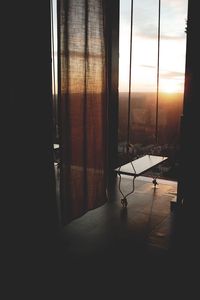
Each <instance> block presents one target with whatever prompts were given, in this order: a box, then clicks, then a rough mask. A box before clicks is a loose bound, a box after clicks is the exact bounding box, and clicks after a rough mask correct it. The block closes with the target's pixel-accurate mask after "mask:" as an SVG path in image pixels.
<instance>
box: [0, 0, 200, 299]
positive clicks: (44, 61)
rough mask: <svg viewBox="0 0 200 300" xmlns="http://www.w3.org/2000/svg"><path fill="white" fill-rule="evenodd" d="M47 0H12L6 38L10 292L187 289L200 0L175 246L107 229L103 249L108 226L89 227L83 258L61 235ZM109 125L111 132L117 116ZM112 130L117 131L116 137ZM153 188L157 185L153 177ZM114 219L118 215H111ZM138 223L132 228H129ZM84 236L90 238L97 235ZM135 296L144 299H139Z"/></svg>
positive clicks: (193, 258) (191, 30)
mask: <svg viewBox="0 0 200 300" xmlns="http://www.w3.org/2000/svg"><path fill="white" fill-rule="evenodd" d="M42 2H43V3H42V4H41V3H40V4H38V2H35V1H33V2H29V1H25V3H23V5H22V3H21V2H20V3H16V2H15V3H12V4H10V6H11V7H9V5H5V6H7V7H5V15H6V21H5V22H4V27H5V29H6V35H5V36H6V42H5V44H6V45H7V48H8V51H7V55H8V56H6V57H8V61H7V68H6V71H5V77H6V79H8V81H7V82H6V85H5V86H4V87H3V89H4V90H5V92H6V97H5V99H6V108H5V112H6V113H5V116H6V120H5V123H4V125H5V127H3V128H4V130H5V139H4V140H3V148H4V149H5V150H6V151H5V155H6V156H5V157H6V159H5V161H6V168H5V173H4V171H3V174H2V175H3V177H4V174H5V175H6V176H5V179H6V181H5V184H3V189H5V193H4V196H3V197H2V202H3V203H4V205H3V209H2V214H3V218H2V220H3V232H4V234H3V237H4V238H5V239H4V241H3V246H5V257H6V258H5V259H4V256H3V260H4V263H5V273H4V277H5V279H8V280H6V281H7V282H8V290H12V286H13V285H16V288H17V289H18V290H19V291H21V289H22V290H23V291H25V290H26V292H27V293H28V295H30V297H29V296H28V297H27V298H28V299H29V298H31V296H33V294H34V293H35V292H38V290H40V289H41V290H42V291H43V293H44V294H43V295H47V293H49V294H51V295H52V293H53V292H55V295H54V296H53V299H59V296H60V294H61V293H62V295H63V289H64V294H65V296H66V297H68V298H69V299H74V298H70V296H68V293H71V292H73V295H74V297H75V298H76V296H77V292H80V290H81V293H82V294H83V296H86V295H89V296H90V294H91V295H92V292H94V291H95V292H96V295H97V294H101V293H102V294H104V296H105V292H106V291H107V292H110V293H111V297H112V296H113V299H114V295H117V294H118V292H122V293H123V292H124V295H126V293H127V292H130V291H132V295H134V292H135V293H136V291H137V292H138V291H139V292H140V293H141V296H142V294H143V292H145V293H149V294H150V293H151V294H152V295H154V293H155V295H156V294H157V293H158V285H159V286H160V287H161V288H162V289H164V291H165V292H166V293H167V292H168V291H170V292H173V289H174V290H175V289H177V290H178V291H179V292H180V294H181V292H183V290H184V288H185V287H186V286H185V283H184V281H186V283H187V284H186V285H188V283H189V281H190V279H191V278H194V270H195V269H197V271H198V270H199V269H198V262H199V252H198V239H199V225H200V224H199V220H200V218H199V210H198V206H199V187H198V184H199V178H198V164H199V141H198V135H199V133H198V128H199V110H198V107H199V105H198V102H199V94H200V92H199V85H200V74H199V73H200V71H199V70H200V56H199V53H200V49H199V47H200V46H199V45H200V43H199V41H198V39H199V22H200V21H199V13H198V11H199V9H198V7H197V5H198V1H191V0H189V5H188V23H187V53H186V74H185V75H186V80H185V94H184V111H183V118H182V126H181V158H180V159H181V164H180V170H179V180H178V186H179V187H178V188H179V189H180V193H179V199H178V201H179V202H178V203H177V205H176V207H175V209H174V211H173V212H172V215H173V217H172V219H171V222H172V223H171V224H172V228H173V230H172V234H171V237H170V238H171V244H170V247H169V249H168V250H167V251H165V250H164V251H160V250H159V249H160V248H159V249H157V248H156V250H155V249H154V251H152V252H151V251H147V250H146V244H145V246H144V245H143V242H142V243H140V242H139V241H140V236H137V233H136V238H135V240H134V241H133V240H131V241H130V232H128V234H127V233H125V235H124V236H123V235H122V237H121V236H120V238H118V237H117V239H116V240H113V243H112V236H109V234H108V236H106V238H108V241H106V244H105V245H107V246H105V248H104V247H103V246H102V244H101V238H102V233H101V232H99V233H98V232H97V237H99V240H98V238H97V239H96V238H95V237H94V236H93V235H92V232H91V236H92V237H91V239H92V241H93V242H94V243H96V244H95V245H97V249H98V250H97V251H96V252H95V253H90V252H89V255H85V256H84V255H83V254H82V253H78V254H77V253H75V254H74V253H73V254H72V255H71V256H70V254H69V255H68V256H67V253H70V249H71V248H70V247H68V241H66V240H65V239H64V240H63V235H62V234H63V232H62V234H61V233H60V225H59V222H58V217H57V208H56V190H55V189H56V188H55V187H56V183H55V174H54V165H53V159H54V157H53V147H52V145H53V134H52V126H53V125H52V110H51V84H52V83H51V41H50V37H51V34H50V31H51V25H50V16H49V11H50V4H49V1H42ZM86 2H87V1H86ZM111 2H112V1H111ZM111 2H110V3H111ZM109 34H111V35H112V34H115V33H113V32H111V33H109ZM112 63H114V61H112ZM110 67H111V68H112V65H111V66H110ZM109 80H110V81H111V80H112V79H111V78H110V79H109ZM110 83H111V82H110ZM111 86H112V88H113V89H114V96H113V91H110V90H109V92H110V96H111V95H112V97H115V96H116V94H117V92H116V87H115V86H114V85H113V84H112V83H111ZM115 93H116V94H115ZM113 101H115V98H113ZM116 109H117V108H116ZM108 110H109V108H108ZM112 112H113V111H112ZM115 117H116V116H113V118H115ZM111 121H112V119H111ZM110 124H111V125H110V126H111V128H110V131H111V133H112V131H113V130H114V129H113V128H112V122H110ZM113 132H114V131H113ZM115 134H116V132H114V133H113V134H111V136H114V135H115ZM114 142H115V140H114ZM114 142H113V143H112V139H110V140H109V145H110V149H111V150H112V151H114V150H115V147H116V145H115V143H114ZM109 155H110V164H111V166H110V168H111V167H112V166H113V165H114V164H115V161H114V159H115V158H114V156H112V153H111V152H109ZM3 160H4V157H3ZM109 171H110V169H109ZM110 173H111V174H112V171H111V172H110ZM110 173H109V176H111V175H110ZM110 178H112V177H110ZM115 180H116V178H115V179H113V178H112V180H110V189H111V190H110V194H112V195H113V193H114V191H115V187H114V186H113V185H114V182H115ZM138 186H140V183H139V182H138ZM146 188H147V190H148V189H150V188H149V187H148V184H147V185H146ZM160 191H161V188H160ZM141 193H142V192H141ZM145 195H146V194H145ZM145 197H146V196H145ZM106 205H108V210H112V209H113V211H116V210H117V209H118V210H119V212H121V207H120V206H119V205H118V206H115V205H116V204H115V201H114V200H113V201H110V202H108V203H107V204H106ZM100 211H101V210H100ZM129 211H130V210H128V208H127V209H126V210H124V211H123V212H121V218H122V219H123V217H124V219H123V220H126V216H125V215H126V213H127V214H128V213H129ZM119 212H118V211H117V213H116V214H117V216H119V215H120V213H119ZM91 213H93V212H91ZM102 213H103V212H102ZM106 213H107V211H106ZM100 214H101V212H100ZM110 216H112V217H113V218H115V217H114V216H113V215H112V214H111V215H110ZM129 216H130V214H129ZM97 217H98V216H97ZM94 219H95V216H94ZM166 220H167V219H166ZM94 224H96V223H94ZM113 224H114V225H112V224H111V223H110V222H108V224H106V223H105V226H108V232H110V228H111V227H112V226H115V225H116V226H118V225H119V224H118V225H117V224H115V223H113ZM120 224H121V225H120V226H122V227H120V228H119V232H123V228H124V227H123V224H126V223H123V222H122V223H120ZM81 226H82V225H80V227H81ZM124 226H125V225H124ZM130 226H132V225H130ZM163 226H164V225H163ZM86 228H87V226H86ZM117 228H118V227H117ZM132 229H133V227H130V228H129V230H132ZM73 230H76V228H75V229H73ZM73 230H72V232H73ZM95 230H96V229H95V228H94V231H95ZM102 230H103V229H102ZM113 232H115V228H114V231H113ZM68 234H69V237H70V238H71V239H72V240H73V237H71V236H70V233H68ZM76 234H77V232H76ZM111 234H112V233H111ZM126 237H127V239H126ZM87 238H88V239H87V241H88V243H89V239H90V235H88V237H87ZM80 240H81V239H80ZM84 242H85V240H84ZM102 243H103V241H102ZM98 245H99V248H98ZM82 246H83V248H84V245H82ZM82 246H81V247H82ZM93 246H94V245H93ZM101 246H102V249H101ZM126 246H127V247H126ZM68 251H69V252H68ZM133 256H134V259H133ZM194 280H195V279H194ZM179 283H180V285H179ZM22 285H23V287H22ZM132 287H133V289H132ZM146 287H147V290H146ZM164 291H162V293H164ZM191 293H192V291H191ZM37 295H38V294H37ZM70 295H71V294H70ZM93 295H94V294H93ZM96 295H94V297H93V298H96ZM118 295H119V294H118ZM122 296H123V294H122ZM77 297H78V296H77ZM37 298H40V296H38V297H37ZM43 298H45V297H43ZM125 298H126V297H125ZM135 298H136V299H137V297H136V296H135ZM160 298H162V297H160ZM111 299H112V298H111Z"/></svg>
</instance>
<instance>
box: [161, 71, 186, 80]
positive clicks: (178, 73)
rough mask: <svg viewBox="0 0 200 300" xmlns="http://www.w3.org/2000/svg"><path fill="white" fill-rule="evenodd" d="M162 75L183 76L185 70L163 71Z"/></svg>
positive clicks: (168, 76)
mask: <svg viewBox="0 0 200 300" xmlns="http://www.w3.org/2000/svg"><path fill="white" fill-rule="evenodd" d="M160 75H161V77H162V78H166V79H168V78H172V77H173V78H177V79H178V78H182V77H183V76H184V73H183V72H177V71H161V72H160Z"/></svg>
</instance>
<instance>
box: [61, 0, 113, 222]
mask: <svg viewBox="0 0 200 300" xmlns="http://www.w3.org/2000/svg"><path fill="white" fill-rule="evenodd" d="M106 5H107V4H106V1H104V0H68V1H66V0H60V1H58V7H57V10H58V91H59V99H60V102H59V114H60V115H59V124H60V146H61V168H60V178H61V180H60V183H61V185H60V191H61V203H62V209H61V210H62V220H63V222H64V223H65V224H66V223H68V222H69V221H70V220H72V219H74V218H76V217H78V216H81V215H82V214H83V213H85V212H86V211H88V210H90V209H93V208H96V207H98V206H100V205H102V204H103V203H105V201H106V188H107V178H106V174H107V141H108V135H107V128H108V122H107V120H108V117H107V115H108V112H107V111H108V109H107V107H108V98H109V97H108V95H109V91H108V81H109V80H108V68H107V52H108V51H107V36H108V35H107V34H106V29H105V26H106V22H107V20H106V11H107V9H106Z"/></svg>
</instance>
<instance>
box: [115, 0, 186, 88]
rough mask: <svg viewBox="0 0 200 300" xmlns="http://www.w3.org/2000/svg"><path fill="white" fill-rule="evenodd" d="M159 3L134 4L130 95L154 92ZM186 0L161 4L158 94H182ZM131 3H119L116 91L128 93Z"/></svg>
mask: <svg viewBox="0 0 200 300" xmlns="http://www.w3.org/2000/svg"><path fill="white" fill-rule="evenodd" d="M158 3H159V1H158V0H143V1H141V0H134V1H133V48H132V87H131V89H132V91H135V92H136V91H143V92H152V91H156V76H157V53H158V47H157V45H158V40H157V34H158ZM187 4H188V0H161V23H160V31H161V40H160V80H159V91H160V92H168V93H174V92H183V86H184V72H185V54H186V33H185V27H186V20H187ZM130 15H131V0H121V1H120V59H119V91H120V92H124V91H128V82H129V53H130V52H129V50H130V49H129V48H130Z"/></svg>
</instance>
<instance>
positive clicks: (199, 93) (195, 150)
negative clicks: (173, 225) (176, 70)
mask: <svg viewBox="0 0 200 300" xmlns="http://www.w3.org/2000/svg"><path fill="white" fill-rule="evenodd" d="M185 78H186V79H185V97H184V109H183V123H182V166H181V173H180V176H181V180H182V192H183V204H184V205H183V207H184V208H185V210H187V211H191V213H196V212H197V211H198V210H197V206H198V198H199V197H198V194H199V176H198V172H199V169H198V165H199V154H200V152H199V99H200V89H199V87H200V43H199V11H198V8H197V2H196V1H191V0H189V2H188V22H187V51H186V77H185Z"/></svg>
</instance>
